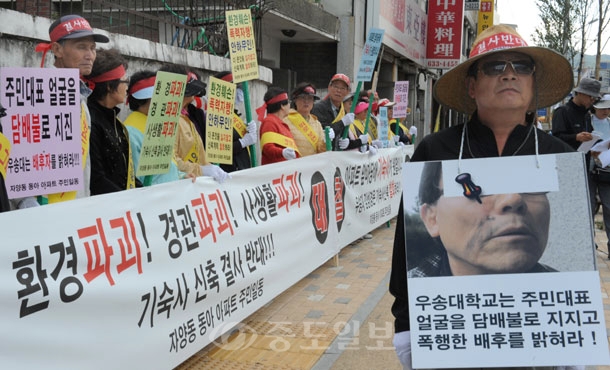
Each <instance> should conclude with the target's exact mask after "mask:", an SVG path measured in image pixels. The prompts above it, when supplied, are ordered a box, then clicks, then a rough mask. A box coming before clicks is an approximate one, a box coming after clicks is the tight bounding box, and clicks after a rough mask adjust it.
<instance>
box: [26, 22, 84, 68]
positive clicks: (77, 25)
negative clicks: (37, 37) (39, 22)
mask: <svg viewBox="0 0 610 370" xmlns="http://www.w3.org/2000/svg"><path fill="white" fill-rule="evenodd" d="M78 31H93V30H92V29H91V26H90V25H89V22H88V21H87V20H86V19H85V18H74V19H70V20H68V21H65V22H62V23H60V24H58V25H57V26H55V28H53V31H51V33H50V34H49V38H50V39H51V42H41V43H40V44H37V45H36V47H35V48H34V51H36V52H37V53H42V61H41V62H40V68H42V67H44V59H45V57H46V56H47V52H48V51H49V50H51V45H52V43H54V42H57V41H59V40H61V39H62V38H64V37H66V36H68V35H69V34H71V33H73V32H78Z"/></svg>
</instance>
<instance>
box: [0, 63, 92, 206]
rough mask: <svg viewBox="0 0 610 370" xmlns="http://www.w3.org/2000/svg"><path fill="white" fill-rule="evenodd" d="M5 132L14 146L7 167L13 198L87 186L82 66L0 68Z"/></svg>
mask: <svg viewBox="0 0 610 370" xmlns="http://www.w3.org/2000/svg"><path fill="white" fill-rule="evenodd" d="M0 79H1V87H0V89H1V96H0V101H1V102H2V106H3V107H4V108H6V111H7V116H6V117H4V118H3V119H2V131H3V132H4V135H5V136H6V137H7V138H8V139H9V141H10V144H11V154H10V158H9V159H8V165H7V171H6V188H7V192H8V196H9V198H21V197H27V196H35V195H41V194H49V193H61V192H67V191H73V190H80V189H82V188H83V166H84V163H85V161H86V153H87V151H86V150H84V149H83V148H84V145H83V141H86V143H85V145H87V148H88V140H89V137H88V132H87V131H85V135H86V136H87V137H86V140H83V138H82V137H81V132H83V130H82V127H81V124H82V123H84V129H85V130H88V129H89V128H88V126H87V125H86V120H85V118H84V113H83V116H82V117H81V105H80V104H81V103H80V90H79V89H80V85H79V84H80V80H79V78H78V69H71V68H11V67H5V68H2V69H0Z"/></svg>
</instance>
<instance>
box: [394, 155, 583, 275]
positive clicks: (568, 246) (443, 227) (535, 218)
mask: <svg viewBox="0 0 610 370" xmlns="http://www.w3.org/2000/svg"><path fill="white" fill-rule="evenodd" d="M488 160H492V161H493V159H488ZM412 165H418V167H419V168H420V169H421V171H420V172H419V176H418V177H417V178H413V177H410V176H408V175H407V176H406V177H407V179H405V181H408V182H410V183H412V184H413V186H411V187H410V189H411V191H410V192H409V193H405V194H407V195H408V194H412V195H413V196H412V197H411V199H407V198H408V197H405V216H406V217H405V233H406V244H407V245H406V248H407V264H408V276H409V277H426V276H462V275H482V274H512V273H530V272H552V271H558V270H559V268H558V267H557V266H556V265H555V262H556V260H557V258H555V257H550V261H552V262H553V263H550V262H544V261H541V259H542V257H543V255H545V251H546V250H547V249H551V250H552V251H553V253H552V254H553V255H558V256H562V257H560V259H567V261H570V260H571V261H576V260H579V261H580V260H581V258H574V257H572V255H573V254H575V253H580V252H578V251H579V250H580V251H586V250H587V249H586V246H589V249H590V245H591V238H590V237H588V238H587V235H590V229H589V230H587V225H590V224H587V223H586V222H585V223H584V224H583V223H582V219H579V220H578V223H580V224H581V225H583V226H581V228H582V230H575V232H576V233H578V234H579V235H581V239H580V241H578V240H576V241H570V240H562V239H558V238H553V237H552V234H553V233H554V232H562V231H563V230H561V229H562V228H564V229H569V228H570V227H573V226H574V225H575V223H574V221H572V222H570V220H574V215H577V214H579V213H582V214H583V215H582V217H585V218H586V215H587V213H588V209H589V207H588V202H587V199H588V198H587V195H586V189H582V190H584V191H583V192H582V196H580V197H578V196H577V197H576V198H577V199H581V201H582V204H580V205H579V207H574V208H572V209H571V210H570V213H571V214H570V213H566V212H565V209H564V210H561V209H560V208H562V207H561V206H559V207H553V206H552V202H551V199H550V198H553V199H555V200H556V201H558V203H557V204H559V205H561V204H566V203H565V202H563V203H562V202H561V198H562V197H567V198H570V197H573V196H574V195H575V192H574V191H569V192H567V193H568V194H565V193H563V192H562V191H561V190H562V186H561V180H562V179H561V176H560V175H557V174H556V175H555V176H556V177H558V178H559V191H547V190H548V189H554V190H556V189H555V187H554V186H553V185H550V186H549V187H548V188H547V187H545V185H544V181H543V182H542V184H540V185H538V184H531V183H530V184H527V183H525V184H516V186H515V188H517V189H519V192H514V193H501V194H495V193H494V192H493V191H491V192H489V191H486V190H490V189H491V188H492V187H493V186H494V185H493V183H494V182H498V181H500V182H506V181H509V182H510V181H511V179H512V180H514V181H515V182H518V181H527V179H516V178H515V177H514V176H512V177H511V176H510V175H509V176H506V177H505V178H493V177H492V178H487V177H486V176H485V175H484V174H481V173H484V169H481V171H482V172H479V171H476V169H471V171H472V172H473V173H472V174H467V176H468V179H470V175H472V181H470V182H468V183H466V184H458V185H459V186H462V188H463V189H464V191H463V192H462V193H461V194H455V191H453V192H452V194H450V195H448V194H446V191H445V186H444V185H445V184H444V183H443V181H448V180H447V179H450V180H451V181H454V183H453V184H450V185H451V186H454V188H455V183H456V180H453V179H454V176H443V166H442V162H426V163H419V164H415V163H413V164H412ZM555 172H557V171H555ZM415 173H417V172H416V171H413V174H415ZM574 176H576V175H575V174H574V173H572V177H574ZM500 177H502V176H500ZM547 177H551V176H548V175H547ZM413 180H418V181H413ZM478 181H480V182H478ZM479 185H480V186H479ZM407 186H408V185H405V187H407ZM503 186H504V189H505V188H506V184H504V185H503ZM528 187H529V188H528ZM415 189H417V190H415ZM524 190H527V191H524ZM477 191H478V192H480V194H478V193H477ZM562 193H563V194H562ZM566 200H568V201H569V199H566ZM407 202H409V203H407ZM576 204H579V202H578V201H576ZM554 208H555V209H554ZM563 208H565V207H563ZM554 213H557V214H556V215H554ZM553 216H556V217H553ZM589 217H590V216H589ZM552 220H553V222H552ZM552 224H553V227H551V225H552ZM562 224H564V226H562ZM557 235H559V234H557ZM580 254H582V255H586V252H583V253H580ZM579 257H583V256H579ZM591 259H592V256H591ZM585 260H587V259H585ZM592 263H593V262H592V261H591V260H590V259H589V261H588V262H586V263H584V264H577V266H580V267H576V266H572V267H569V268H568V269H569V270H573V271H574V270H578V269H580V270H583V269H585V270H588V269H590V266H593V265H592ZM561 265H565V261H562V263H561ZM587 266H589V268H587ZM561 271H565V270H561Z"/></svg>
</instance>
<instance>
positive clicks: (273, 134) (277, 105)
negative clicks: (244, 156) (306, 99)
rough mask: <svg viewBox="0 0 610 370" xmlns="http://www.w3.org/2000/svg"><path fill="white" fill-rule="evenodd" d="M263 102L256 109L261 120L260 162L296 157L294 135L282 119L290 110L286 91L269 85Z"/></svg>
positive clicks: (296, 149) (268, 162) (297, 151)
mask: <svg viewBox="0 0 610 370" xmlns="http://www.w3.org/2000/svg"><path fill="white" fill-rule="evenodd" d="M263 100H264V101H265V103H264V104H263V105H262V106H260V107H258V108H257V109H256V113H257V114H258V120H259V121H260V122H261V154H262V155H261V164H270V163H276V162H283V161H287V160H291V159H296V158H298V157H299V156H300V154H299V149H298V148H297V144H296V143H295V141H294V136H292V132H290V128H288V125H287V124H286V123H284V122H283V119H284V118H286V116H288V113H289V112H290V105H289V104H288V93H286V91H285V90H284V89H282V88H279V87H275V86H271V87H269V89H268V90H267V92H266V93H265V96H264V97H263Z"/></svg>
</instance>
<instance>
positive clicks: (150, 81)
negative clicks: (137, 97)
mask: <svg viewBox="0 0 610 370" xmlns="http://www.w3.org/2000/svg"><path fill="white" fill-rule="evenodd" d="M156 79H157V76H151V77H148V78H145V79H143V80H140V81H138V82H136V83H135V84H133V86H132V87H131V89H130V90H129V94H130V95H131V94H134V93H137V92H138V91H140V90H142V89H145V88H147V87H151V86H155V80H156Z"/></svg>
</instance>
